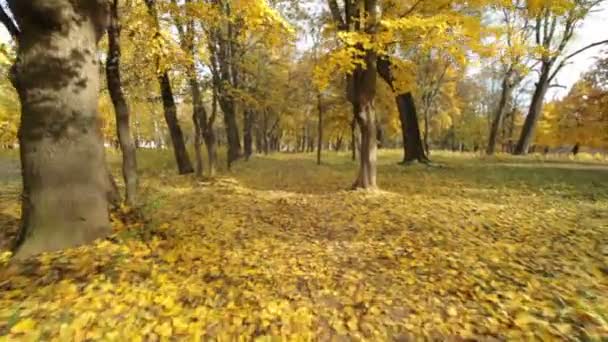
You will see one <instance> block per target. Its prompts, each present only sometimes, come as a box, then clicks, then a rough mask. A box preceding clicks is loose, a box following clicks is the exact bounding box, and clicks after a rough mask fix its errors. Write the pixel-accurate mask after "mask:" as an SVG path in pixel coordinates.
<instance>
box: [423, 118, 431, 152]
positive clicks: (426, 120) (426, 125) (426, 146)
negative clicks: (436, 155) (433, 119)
mask: <svg viewBox="0 0 608 342" xmlns="http://www.w3.org/2000/svg"><path fill="white" fill-rule="evenodd" d="M423 142H424V151H425V152H426V155H427V156H428V155H430V152H429V109H428V107H426V108H424V140H423Z"/></svg>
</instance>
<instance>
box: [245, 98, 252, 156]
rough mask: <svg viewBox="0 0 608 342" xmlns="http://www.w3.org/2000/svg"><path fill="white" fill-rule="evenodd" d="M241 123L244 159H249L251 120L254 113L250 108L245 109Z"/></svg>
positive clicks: (250, 151) (250, 150)
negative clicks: (242, 122)
mask: <svg viewBox="0 0 608 342" xmlns="http://www.w3.org/2000/svg"><path fill="white" fill-rule="evenodd" d="M244 114H245V117H244V124H243V147H244V149H245V160H249V158H250V157H251V155H252V154H253V121H254V113H253V111H251V110H249V109H248V110H245V113H244Z"/></svg>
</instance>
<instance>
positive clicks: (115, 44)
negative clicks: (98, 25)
mask: <svg viewBox="0 0 608 342" xmlns="http://www.w3.org/2000/svg"><path fill="white" fill-rule="evenodd" d="M110 9H111V11H110V13H111V14H110V26H109V28H108V57H107V61H106V78H107V83H108V91H109V93H110V98H111V99H112V104H113V105H114V113H115V116H116V132H117V135H118V142H119V144H120V150H121V152H122V176H123V178H124V181H125V202H126V204H127V205H129V206H131V207H132V206H135V205H136V204H137V157H136V152H135V142H134V141H133V136H132V135H131V128H130V127H129V115H130V111H129V105H128V104H127V101H126V100H125V96H124V93H123V91H122V81H121V77H120V29H121V27H120V19H119V16H118V0H113V1H112V3H111V6H110Z"/></svg>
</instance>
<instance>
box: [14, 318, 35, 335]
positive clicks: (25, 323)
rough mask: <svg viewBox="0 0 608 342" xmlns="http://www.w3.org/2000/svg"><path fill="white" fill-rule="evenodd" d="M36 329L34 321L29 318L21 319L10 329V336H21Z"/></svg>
mask: <svg viewBox="0 0 608 342" xmlns="http://www.w3.org/2000/svg"><path fill="white" fill-rule="evenodd" d="M34 328H36V321H34V320H33V319H31V318H26V319H22V320H20V321H19V323H17V324H15V325H13V327H12V328H11V334H22V333H26V332H30V331H32V330H34Z"/></svg>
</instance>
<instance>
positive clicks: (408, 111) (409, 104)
mask: <svg viewBox="0 0 608 342" xmlns="http://www.w3.org/2000/svg"><path fill="white" fill-rule="evenodd" d="M395 100H396V102H397V108H398V109H399V121H401V134H402V137H403V163H409V162H412V161H414V160H417V161H419V162H421V163H427V162H428V161H429V159H428V158H427V156H426V153H425V151H424V147H423V145H422V140H421V139H420V127H419V125H418V116H417V115H416V104H415V102H414V97H413V96H412V93H410V92H407V93H405V94H400V95H398V96H397V97H396V99H395Z"/></svg>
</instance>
